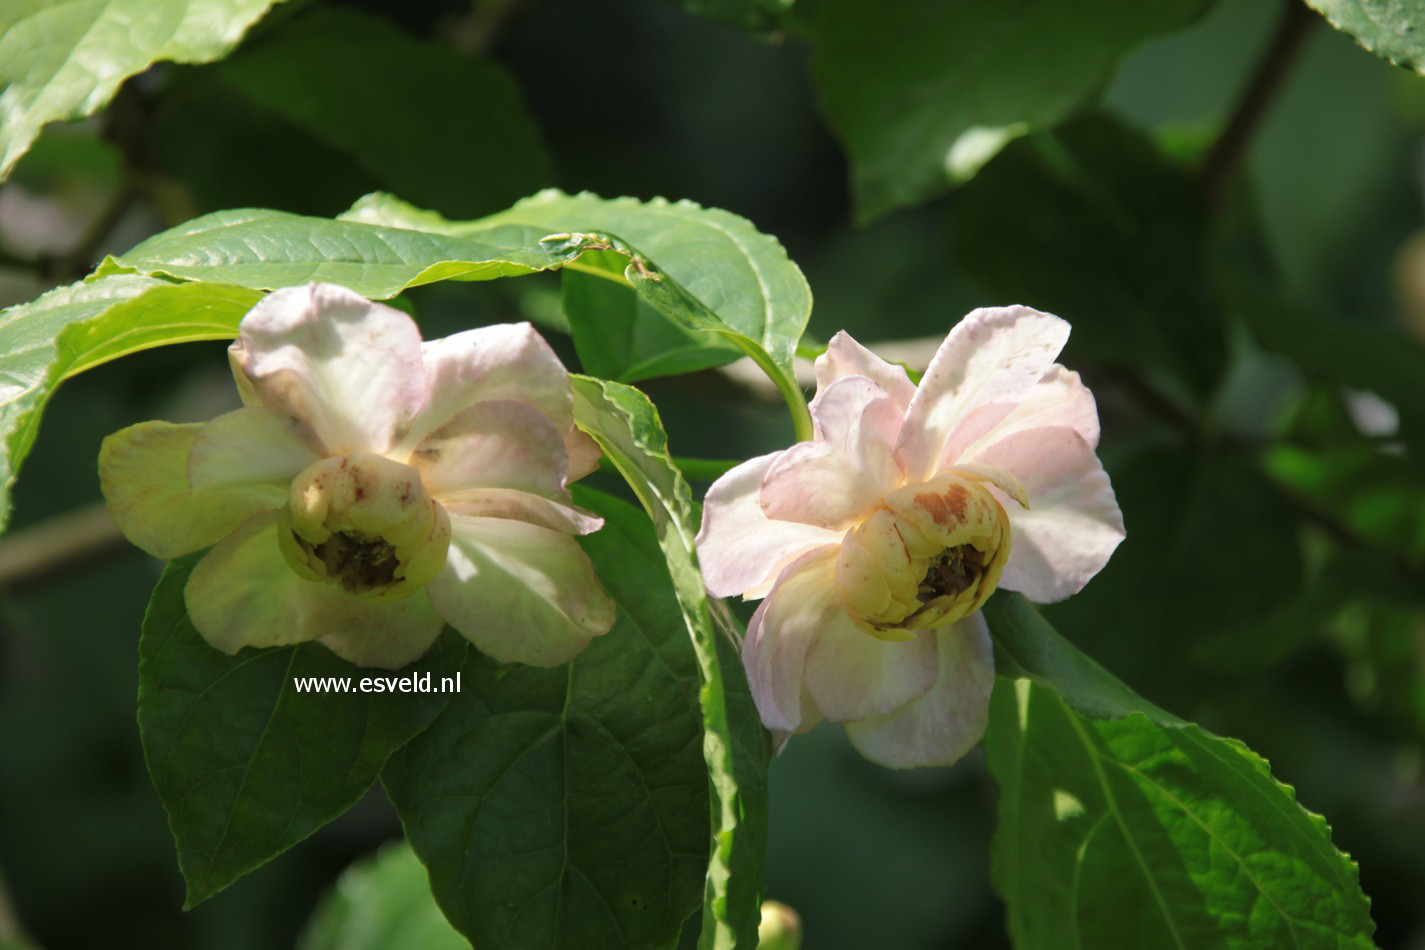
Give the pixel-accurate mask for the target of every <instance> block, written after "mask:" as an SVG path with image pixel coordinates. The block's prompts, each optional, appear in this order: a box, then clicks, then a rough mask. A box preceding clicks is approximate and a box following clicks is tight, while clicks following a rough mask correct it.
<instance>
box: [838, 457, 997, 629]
mask: <svg viewBox="0 0 1425 950" xmlns="http://www.w3.org/2000/svg"><path fill="white" fill-rule="evenodd" d="M981 475H982V473H980V472H973V471H968V470H955V469H951V470H949V471H945V472H941V473H940V474H938V475H936V476H935V478H933V479H931V480H930V481H928V482H925V483H923V484H919V485H909V486H907V487H905V488H902V489H899V490H897V491H895V492H892V493H891V494H890V495H887V496H886V497H885V499H884V500H883V501H882V503H881V505H880V506H879V507H878V508H877V509H876V510H875V511H873V512H871V514H870V515H869V516H868V517H867V518H866V519H865V520H864V521H863V522H861V524H859V525H857V526H856V527H855V528H853V529H852V530H851V531H850V532H848V533H847V535H846V538H845V539H844V540H843V541H842V544H841V550H840V551H839V552H838V555H837V559H836V587H837V596H838V597H839V598H840V601H841V605H842V606H843V607H844V608H845V609H846V612H847V613H848V614H850V616H851V618H852V619H853V620H854V621H855V622H856V624H857V626H859V627H860V628H861V629H862V630H864V631H865V632H867V633H869V634H871V635H872V636H874V637H878V638H880V639H883V640H909V639H911V638H913V637H914V636H915V635H916V631H918V630H924V629H928V628H932V627H939V626H943V625H944V624H947V623H953V622H954V621H956V620H959V619H960V618H962V617H964V616H966V615H968V614H970V613H972V612H974V611H976V610H978V609H980V607H981V606H982V605H983V604H984V602H985V601H986V600H987V599H989V596H990V594H992V593H994V590H995V587H996V585H998V584H999V578H1000V574H1001V573H1002V572H1003V571H1004V565H1005V563H1006V562H1007V561H1008V560H1009V548H1010V532H1009V517H1008V516H1007V515H1006V514H1005V510H1004V508H1003V507H1002V506H1001V505H1000V503H999V501H998V500H997V499H996V498H995V496H994V495H993V494H991V493H990V491H989V488H988V487H987V486H986V485H985V483H984V481H983V480H982V477H981Z"/></svg>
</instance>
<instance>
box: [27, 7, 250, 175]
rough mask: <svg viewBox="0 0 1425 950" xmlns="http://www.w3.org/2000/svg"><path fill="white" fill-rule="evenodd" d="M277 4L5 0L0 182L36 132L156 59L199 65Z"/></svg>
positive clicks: (92, 106) (85, 109)
mask: <svg viewBox="0 0 1425 950" xmlns="http://www.w3.org/2000/svg"><path fill="white" fill-rule="evenodd" d="M273 3H274V0H77V2H76V0H71V2H68V3H52V2H50V0H9V2H7V3H5V4H4V5H0V89H3V90H4V91H3V92H0V179H3V178H4V177H5V176H6V175H7V174H9V171H10V169H11V168H12V167H14V164H15V162H16V161H17V160H18V159H19V157H20V156H21V155H23V154H24V153H25V150H26V149H28V148H29V147H30V143H31V142H33V141H34V140H35V136H37V135H39V133H40V129H41V128H42V127H43V126H44V125H45V124H46V123H48V122H53V121H55V120H57V119H78V118H82V117H84V116H86V115H89V114H91V113H93V112H96V111H98V110H99V109H100V108H102V107H103V106H104V104H105V103H106V102H108V101H109V99H110V98H111V97H112V96H113V95H114V93H115V92H117V91H118V89H119V86H120V85H121V84H122V83H123V81H124V80H125V79H127V78H128V77H130V76H132V75H134V74H135V73H140V72H143V71H144V70H145V69H147V68H148V67H149V66H151V65H153V64H154V63H156V62H158V61H160V60H172V61H174V62H179V63H203V62H208V61H209V60H213V59H217V58H218V57H220V56H222V55H223V54H225V53H226V52H228V50H230V49H232V48H233V46H235V45H236V44H237V42H238V40H239V39H241V38H242V35H243V33H245V32H246V31H247V28H248V27H249V26H251V25H252V24H253V23H255V22H257V20H258V19H259V18H261V16H262V15H263V14H264V13H266V12H267V9H268V8H269V7H271V6H272V5H273Z"/></svg>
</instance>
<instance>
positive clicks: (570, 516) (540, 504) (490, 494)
mask: <svg viewBox="0 0 1425 950" xmlns="http://www.w3.org/2000/svg"><path fill="white" fill-rule="evenodd" d="M437 500H438V501H439V502H440V504H441V505H443V506H444V507H445V510H446V511H448V512H450V513H451V514H452V515H466V516H468V517H471V518H513V519H515V520H516V521H528V522H529V523H530V524H537V525H539V526H540V527H542V528H548V529H549V530H551V531H559V532H562V533H564V534H593V533H594V532H595V531H598V530H599V529H600V528H602V527H603V526H604V519H603V518H600V517H599V516H598V515H596V514H594V513H593V512H591V511H585V510H584V509H583V508H580V507H578V506H577V505H573V504H568V503H565V502H561V501H555V500H553V499H550V498H545V497H543V496H541V495H531V494H530V493H529V492H524V491H516V490H515V489H513V488H470V489H466V490H465V491H458V492H451V493H449V494H445V495H441V496H440V498H439V499H437Z"/></svg>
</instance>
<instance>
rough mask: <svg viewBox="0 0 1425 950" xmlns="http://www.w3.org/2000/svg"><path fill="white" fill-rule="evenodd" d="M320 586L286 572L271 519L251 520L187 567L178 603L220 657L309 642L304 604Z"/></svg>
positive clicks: (310, 632) (266, 515)
mask: <svg viewBox="0 0 1425 950" xmlns="http://www.w3.org/2000/svg"><path fill="white" fill-rule="evenodd" d="M320 586H321V585H319V584H314V583H311V582H310V581H304V580H302V579H301V578H300V577H298V576H297V575H296V574H294V573H293V572H292V568H291V567H289V566H288V564H287V562H286V560H284V559H283V557H282V551H281V549H280V548H278V546H277V515H276V513H275V512H270V511H268V512H263V513H262V514H259V515H254V516H253V517H251V518H249V519H248V520H247V521H244V522H243V523H242V524H241V525H239V526H238V527H237V529H236V530H234V531H233V532H232V534H230V535H228V536H227V537H226V538H224V539H223V540H222V541H221V542H219V543H218V545H217V546H216V547H214V548H213V550H211V551H209V552H208V553H207V555H205V556H204V557H203V559H202V560H201V561H199V562H198V564H197V566H196V567H194V568H193V573H192V575H190V576H189V578H188V584H187V586H186V587H185V588H184V590H183V599H184V602H185V603H186V604H187V606H188V617H189V619H191V620H192V621H193V626H194V627H196V628H197V630H198V632H199V633H200V634H202V635H203V639H204V640H207V641H208V643H209V644H211V645H212V646H214V647H216V648H217V649H219V650H222V651H223V652H224V653H236V652H237V651H238V650H241V649H242V648H243V647H249V646H251V647H270V646H282V645H285V644H289V643H302V642H304V641H307V640H312V639H315V638H316V637H317V636H318V633H317V631H316V630H313V629H312V628H311V627H309V626H308V623H307V618H308V617H309V616H310V614H311V608H310V607H309V606H308V605H307V603H306V601H307V598H308V596H309V595H311V594H315V593H316V592H317V590H318V588H319V587H320Z"/></svg>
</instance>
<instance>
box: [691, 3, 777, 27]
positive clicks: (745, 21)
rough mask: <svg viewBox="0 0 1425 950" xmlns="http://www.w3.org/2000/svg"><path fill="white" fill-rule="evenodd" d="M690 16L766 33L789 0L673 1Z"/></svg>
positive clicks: (775, 24) (775, 23)
mask: <svg viewBox="0 0 1425 950" xmlns="http://www.w3.org/2000/svg"><path fill="white" fill-rule="evenodd" d="M674 2H675V3H677V4H678V6H680V7H682V8H683V9H684V10H686V11H687V12H688V13H691V14H692V15H693V16H699V17H702V18H703V19H705V20H714V21H716V22H718V23H722V24H724V25H726V26H731V27H735V28H737V29H739V30H745V31H747V32H748V33H757V34H760V33H769V32H771V31H772V30H773V29H775V28H776V26H777V24H778V20H779V16H780V15H781V14H782V13H783V12H785V11H786V10H787V9H789V8H790V7H791V5H792V2H793V0H674Z"/></svg>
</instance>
